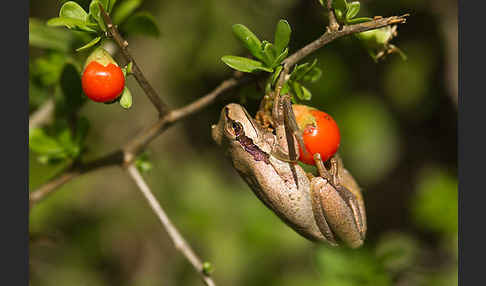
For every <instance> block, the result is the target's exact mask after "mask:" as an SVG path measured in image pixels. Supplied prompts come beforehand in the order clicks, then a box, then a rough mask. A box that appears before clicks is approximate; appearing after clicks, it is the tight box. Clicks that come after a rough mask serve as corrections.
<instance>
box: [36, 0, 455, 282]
mask: <svg viewBox="0 0 486 286" xmlns="http://www.w3.org/2000/svg"><path fill="white" fill-rule="evenodd" d="M62 2H63V1H54V0H48V1H47V0H46V1H30V6H31V8H30V13H31V14H30V17H32V18H36V19H38V22H35V21H34V22H32V23H31V25H32V24H39V23H43V22H45V21H46V20H47V19H49V18H52V17H55V16H57V14H58V11H59V8H60V6H61V5H62ZM64 2H66V1H64ZM79 2H80V3H81V6H83V8H85V9H86V10H88V5H89V1H84V2H86V3H84V4H83V1H79ZM129 2H132V3H131V5H134V6H137V5H138V6H137V7H140V8H142V9H143V10H148V11H151V12H152V14H153V15H154V20H155V22H157V24H158V26H159V28H160V34H161V37H159V38H142V37H139V36H138V35H134V36H132V37H129V38H128V39H129V41H130V48H131V49H132V51H133V53H134V56H135V58H136V59H137V61H138V63H139V65H140V66H141V67H142V69H143V70H144V72H145V74H146V75H147V76H148V77H149V80H150V81H151V82H152V83H153V84H154V86H155V87H156V89H157V90H159V91H160V94H162V95H163V96H164V98H165V99H167V101H169V102H170V103H171V105H173V106H180V105H182V104H184V103H187V102H189V101H190V100H194V99H196V98H198V97H199V96H201V95H202V94H204V93H206V92H207V91H209V90H211V89H212V88H214V87H215V86H216V85H217V84H218V83H219V82H220V81H221V80H222V79H225V78H226V77H228V76H230V74H231V70H230V69H229V68H228V67H226V66H225V65H224V64H223V63H222V62H221V60H220V58H221V56H223V55H226V54H232V55H242V56H245V55H248V54H247V52H246V51H245V50H244V49H243V48H242V47H241V45H240V44H239V43H238V40H237V39H235V38H234V36H233V34H232V30H231V26H232V25H233V24H235V23H243V24H245V25H246V26H248V27H250V28H251V30H252V31H254V32H255V33H258V35H262V38H264V39H272V37H273V33H274V31H275V23H277V21H278V20H279V19H281V18H284V19H287V21H288V22H289V23H290V25H291V26H292V37H291V41H290V44H289V50H290V51H289V53H292V52H294V51H295V50H296V49H298V48H300V47H302V46H303V45H305V44H306V43H308V42H309V41H311V40H313V39H315V38H316V37H318V36H319V35H320V34H321V33H322V32H323V31H324V28H325V24H326V17H325V15H324V14H323V10H322V8H321V7H320V6H319V3H318V1H314V2H315V3H311V2H309V1H295V0H286V1H250V0H246V1H231V0H211V1H190V0H179V1H150V0H145V1H143V2H142V1H129ZM442 2H444V1H410V0H399V1H384V0H381V1H363V3H362V5H361V11H360V14H359V15H369V16H372V15H383V16H386V15H398V14H403V13H406V12H409V13H411V14H412V15H411V17H410V18H409V19H408V22H407V24H405V25H401V26H400V27H399V28H398V32H399V35H398V37H397V38H396V39H394V42H395V43H397V44H398V45H399V46H400V48H401V49H402V50H403V51H404V52H405V53H406V54H407V57H408V60H407V61H403V60H402V59H401V58H400V56H398V55H390V56H389V57H387V58H386V59H385V60H384V62H380V63H375V62H374V61H373V60H372V59H371V58H370V57H369V55H368V53H367V52H366V50H365V49H363V48H362V47H361V46H360V43H359V42H358V41H357V40H356V39H354V38H352V37H349V38H345V39H342V40H340V41H337V42H334V43H332V44H331V45H329V46H327V47H325V48H324V49H321V50H320V51H318V52H317V53H315V54H313V55H311V56H310V57H309V58H308V59H306V60H308V61H309V62H312V60H313V59H314V58H317V59H318V64H317V66H318V67H319V68H320V69H321V70H322V76H321V79H320V80H318V81H316V82H314V83H310V84H308V86H307V87H308V88H309V90H310V91H311V92H312V94H313V97H312V100H311V101H310V102H311V104H312V105H314V106H316V107H317V108H320V109H322V110H325V111H326V112H328V113H330V114H331V115H332V116H333V117H334V118H335V119H336V121H337V122H338V124H339V126H340V128H341V131H342V146H341V149H340V150H341V154H342V156H343V159H344V163H345V165H346V167H347V168H348V169H350V171H351V172H352V173H353V174H354V175H355V177H356V178H357V180H358V182H359V183H360V184H361V186H362V188H363V189H364V197H365V202H366V207H367V212H368V223H369V231H368V237H367V240H366V241H365V244H364V247H363V248H361V249H358V250H349V249H345V248H330V247H327V246H323V245H315V244H312V243H310V242H308V241H306V240H305V239H303V238H301V237H300V236H298V235H297V234H295V233H294V232H293V231H292V230H291V229H290V228H288V227H286V226H285V225H284V224H283V223H282V222H280V221H279V219H278V218H277V217H276V216H275V215H274V214H273V213H271V212H270V211H269V210H267V209H266V208H265V207H264V206H263V205H262V204H261V203H260V202H259V201H258V200H257V198H256V197H255V196H254V195H253V194H252V193H251V191H250V189H249V188H248V187H247V186H246V185H245V184H244V182H243V181H242V180H241V178H239V177H238V175H237V174H236V172H235V171H234V170H233V169H232V168H231V166H230V163H229V161H228V160H226V158H225V157H224V156H223V154H222V153H221V150H219V149H218V148H217V146H216V144H214V143H213V142H212V140H211V138H210V125H211V124H213V123H215V122H216V121H217V119H218V116H219V111H220V109H221V108H222V106H223V105H224V104H226V103H229V102H238V101H240V100H244V101H245V104H246V106H247V107H248V109H249V110H250V112H254V111H255V110H256V108H257V105H258V99H257V98H258V97H259V95H261V94H262V93H263V88H264V87H262V86H257V85H251V86H247V87H245V88H242V89H240V90H238V91H235V92H232V93H230V94H227V95H225V96H223V97H222V98H221V99H220V100H218V101H217V102H216V103H215V104H214V105H212V106H210V107H209V108H207V109H206V110H204V111H203V112H201V113H198V114H196V115H194V116H192V117H190V118H188V119H187V120H185V121H183V122H181V123H179V124H178V125H176V126H174V127H172V128H171V129H170V130H169V131H167V132H166V133H165V134H164V135H163V136H162V137H161V138H159V139H157V140H156V141H154V142H153V143H152V144H151V145H150V152H149V153H148V157H149V158H150V165H151V166H149V167H147V165H146V164H147V162H145V161H140V162H139V164H140V165H141V166H146V167H147V170H149V171H148V172H146V173H145V174H144V176H145V177H146V178H147V181H148V183H149V185H150V186H151V187H152V188H153V190H154V192H155V193H156V195H157V197H158V198H159V200H160V202H161V204H162V205H163V206H164V207H165V208H166V210H167V212H168V213H169V215H170V216H171V218H172V220H173V221H174V223H175V224H176V225H177V226H178V227H179V229H180V230H181V232H182V233H183V234H184V235H185V236H186V237H187V239H188V240H189V242H190V243H191V244H192V245H193V246H194V248H195V250H196V252H197V253H199V254H200V255H201V256H202V257H203V258H204V259H207V260H209V261H210V262H211V263H212V265H213V266H214V273H213V275H214V277H215V280H216V281H217V283H218V284H219V285H304V286H305V285H326V286H334V285H335V286H347V285H378V286H380V285H457V257H458V250H457V228H458V226H457V225H458V222H457V192H458V189H457V138H456V134H457V123H456V121H457V120H456V118H457V111H456V109H455V105H454V104H453V102H452V101H451V99H450V95H451V94H452V95H453V94H454V92H456V95H457V91H454V90H450V89H449V88H448V86H449V82H448V81H449V80H450V79H449V78H448V77H447V73H448V70H449V69H450V67H449V65H450V61H451V59H449V58H447V56H446V55H448V51H449V49H451V47H449V46H448V45H447V43H448V42H447V41H446V39H445V38H446V37H447V34H445V33H444V30H447V26H444V25H446V23H448V22H449V21H444V19H443V18H442V17H444V16H443V15H444V14H443V9H446V10H447V9H448V10H447V11H450V10H452V9H456V5H457V3H455V2H454V1H445V2H444V3H442ZM449 2H451V3H452V4H446V3H449ZM440 3H442V4H440ZM444 7H445V8H444ZM127 9H128V8H127ZM447 11H446V12H447ZM446 14H447V13H446ZM452 14H454V15H455V13H452ZM117 17H119V18H120V19H123V17H124V15H119V16H117ZM135 20H136V19H135ZM135 20H134V21H135ZM120 21H121V20H120ZM35 28H36V29H39V33H35V34H32V33H31V38H30V41H34V42H36V46H37V47H32V48H31V50H30V64H31V68H30V73H31V81H30V85H29V87H30V88H29V89H30V94H29V103H30V108H31V110H32V111H33V110H35V109H36V108H37V107H38V106H40V105H41V104H42V103H43V102H45V100H46V99H47V98H50V97H54V98H60V97H62V95H63V94H64V93H67V92H70V91H71V90H67V89H66V88H64V89H63V88H62V86H59V87H55V86H52V85H51V84H52V83H53V82H55V81H56V79H57V78H59V77H61V76H62V74H63V72H68V71H63V70H60V69H59V68H57V67H58V66H59V65H51V64H50V63H52V62H53V61H52V59H54V62H58V63H61V62H62V63H65V62H70V63H75V62H76V59H70V58H67V57H66V56H65V54H66V52H69V51H73V50H74V49H76V48H78V47H80V46H81V45H83V44H84V43H86V42H87V41H89V39H87V38H86V37H85V36H83V35H82V34H72V33H69V32H68V31H67V30H63V31H62V32H56V33H50V32H51V31H50V30H49V29H44V27H43V26H42V25H36V26H35ZM61 30H62V29H61ZM449 30H450V29H449ZM32 35H36V36H38V35H41V36H38V37H34V38H32ZM456 38H457V37H456ZM39 47H41V48H39ZM85 56H86V54H83V52H81V53H80V55H79V57H85ZM44 58H49V59H51V61H45V60H43V59H44ZM453 64H454V63H453ZM456 64H457V63H456ZM63 66H64V65H63ZM70 68H71V70H72V69H78V70H79V69H80V67H78V66H76V65H73V66H71V67H70ZM452 68H456V69H457V65H456V66H455V67H454V65H452ZM128 85H129V86H130V88H131V90H132V93H133V96H134V106H133V107H132V109H130V110H129V111H125V110H122V109H121V108H119V107H118V108H117V106H113V105H104V104H96V103H93V102H88V103H85V104H83V105H82V106H81V105H79V106H80V107H79V108H80V109H79V111H76V112H79V114H80V115H81V116H83V117H85V118H87V119H89V121H90V123H91V124H90V125H91V128H90V131H89V133H88V134H87V135H86V148H87V149H86V150H85V151H86V156H87V157H88V158H96V157H97V156H99V155H102V154H104V153H105V152H108V151H112V150H114V149H116V148H117V147H118V146H120V145H121V144H122V143H123V142H125V141H127V140H128V139H129V138H131V136H133V134H135V133H136V132H137V131H138V130H140V129H141V128H142V127H143V126H145V125H147V124H148V123H150V122H152V121H153V120H154V118H155V117H156V115H155V112H154V110H153V107H152V106H150V102H149V101H148V100H147V99H146V98H145V97H144V96H143V94H142V91H141V90H140V88H138V87H137V85H136V83H135V82H134V81H132V80H129V81H128ZM45 86H48V87H49V89H48V92H46V89H44V88H43V87H45ZM41 87H42V88H41ZM30 159H31V160H30V172H29V173H30V178H29V186H30V189H31V190H34V189H35V188H36V187H38V186H40V185H41V184H42V183H43V182H45V181H46V180H47V179H48V178H50V177H52V176H53V175H54V174H55V173H56V172H58V171H59V170H60V169H62V166H61V165H59V164H57V165H56V164H54V165H43V164H40V163H39V162H38V158H37V156H35V155H34V154H31V156H30ZM29 228H30V234H31V237H30V239H31V247H30V266H31V283H32V285H54V284H55V283H56V284H59V285H79V284H86V285H200V284H199V283H200V281H199V277H198V276H197V274H195V273H194V271H193V269H192V267H191V266H190V265H189V264H188V263H187V262H186V261H185V260H184V259H183V258H182V257H181V255H180V254H179V253H178V252H176V251H175V250H174V249H173V247H172V244H171V242H170V241H169V239H168V238H167V235H166V233H165V232H164V231H163V230H162V229H161V227H160V226H159V222H158V221H157V219H156V218H155V216H154V215H153V214H152V212H151V210H150V209H149V208H148V207H147V205H146V202H145V201H144V200H143V198H142V197H141V196H140V194H139V193H138V191H137V190H136V186H135V185H134V184H133V183H132V182H131V181H130V179H129V178H127V177H126V175H125V173H124V172H123V171H122V170H120V169H119V168H109V169H104V170H101V171H99V172H97V173H92V174H88V175H85V176H83V177H81V178H78V179H76V180H74V181H73V182H71V183H69V184H67V185H66V186H64V187H62V188H61V189H60V190H59V192H57V193H56V194H54V195H52V196H51V197H49V198H47V199H46V200H45V201H44V202H41V203H40V204H39V205H38V206H36V207H35V208H34V209H33V210H32V212H31V214H30V227H29Z"/></svg>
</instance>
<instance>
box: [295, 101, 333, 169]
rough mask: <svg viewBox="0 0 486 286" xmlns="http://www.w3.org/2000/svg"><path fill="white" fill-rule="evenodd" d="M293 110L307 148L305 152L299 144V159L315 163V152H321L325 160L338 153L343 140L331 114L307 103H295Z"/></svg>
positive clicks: (307, 162) (311, 163) (303, 161)
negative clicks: (305, 152)
mask: <svg viewBox="0 0 486 286" xmlns="http://www.w3.org/2000/svg"><path fill="white" fill-rule="evenodd" d="M293 110H294V114H295V119H296V120H297V124H298V125H299V128H300V129H301V131H302V137H303V139H304V146H305V148H306V150H307V154H304V153H303V152H302V150H301V149H300V146H299V149H300V150H299V151H300V157H299V161H301V162H302V163H305V164H309V165H315V162H314V158H313V156H314V154H316V153H319V154H321V157H322V160H323V161H326V160H327V159H329V158H330V157H332V156H333V155H334V154H336V152H337V150H338V148H339V143H340V140H341V135H340V134H339V128H338V125H337V123H336V121H334V119H333V118H332V117H331V116H330V115H329V114H327V113H325V112H323V111H320V110H317V109H315V108H312V107H309V106H306V105H298V104H294V105H293Z"/></svg>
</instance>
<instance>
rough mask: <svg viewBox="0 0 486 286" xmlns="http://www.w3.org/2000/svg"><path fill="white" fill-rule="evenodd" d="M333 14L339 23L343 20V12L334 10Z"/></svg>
mask: <svg viewBox="0 0 486 286" xmlns="http://www.w3.org/2000/svg"><path fill="white" fill-rule="evenodd" d="M334 14H335V15H336V18H337V19H338V20H340V21H341V20H342V19H343V15H344V12H343V10H341V9H334Z"/></svg>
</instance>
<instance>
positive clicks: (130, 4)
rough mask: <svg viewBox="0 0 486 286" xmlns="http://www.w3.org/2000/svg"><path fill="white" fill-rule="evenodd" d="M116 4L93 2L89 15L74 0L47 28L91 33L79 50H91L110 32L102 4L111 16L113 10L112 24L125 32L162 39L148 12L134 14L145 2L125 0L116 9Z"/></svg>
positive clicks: (104, 0) (64, 5) (111, 1)
mask: <svg viewBox="0 0 486 286" xmlns="http://www.w3.org/2000/svg"><path fill="white" fill-rule="evenodd" d="M116 2H117V1H116V0H92V1H91V3H90V5H89V11H88V12H86V11H85V10H84V9H83V7H81V5H79V4H78V3H76V2H75V1H68V2H66V3H64V4H63V5H62V7H61V9H60V11H59V17H56V18H52V19H50V20H49V21H47V25H48V26H53V27H57V26H65V27H66V28H68V29H70V30H74V31H81V32H86V33H88V34H90V35H91V39H90V40H89V41H88V42H87V43H85V44H84V45H82V46H81V47H79V48H77V49H76V51H82V50H86V49H89V48H91V47H93V46H94V45H96V44H98V43H99V42H100V41H101V40H102V39H103V37H104V35H105V34H106V32H107V27H106V25H105V23H104V20H103V16H102V14H101V9H100V5H101V6H102V7H103V9H104V10H105V11H106V13H107V14H108V15H110V14H111V12H112V11H113V15H112V18H113V23H114V24H115V25H120V30H121V31H122V32H126V33H128V34H142V35H147V36H154V37H157V36H159V34H160V32H159V29H158V27H157V25H156V23H155V19H154V17H153V16H152V15H150V14H149V13H148V12H138V13H133V12H134V11H135V9H137V8H138V7H139V6H140V4H142V0H125V1H123V2H121V3H120V4H119V5H116V6H115V3H116ZM114 7H115V8H116V9H114Z"/></svg>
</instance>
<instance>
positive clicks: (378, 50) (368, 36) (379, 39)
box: [319, 0, 407, 62]
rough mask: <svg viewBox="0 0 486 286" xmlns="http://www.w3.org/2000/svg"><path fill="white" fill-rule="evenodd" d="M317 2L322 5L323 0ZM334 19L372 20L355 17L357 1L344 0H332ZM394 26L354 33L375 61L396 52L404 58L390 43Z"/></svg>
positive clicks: (355, 21)
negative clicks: (348, 0)
mask: <svg viewBox="0 0 486 286" xmlns="http://www.w3.org/2000/svg"><path fill="white" fill-rule="evenodd" d="M319 2H320V3H321V4H322V5H323V6H324V2H323V0H319ZM332 6H333V9H334V14H335V15H336V19H337V20H338V22H339V23H341V24H359V23H364V22H368V21H371V20H373V19H372V18H369V17H360V18H355V17H356V15H358V13H359V10H360V8H361V4H360V3H359V1H353V2H350V3H348V2H347V1H346V0H336V1H333V2H332ZM396 34H397V32H396V26H386V27H383V28H380V29H375V30H371V31H366V32H361V33H357V34H354V36H355V38H357V39H358V40H359V41H360V42H361V43H362V44H363V46H364V47H365V48H366V50H367V51H368V54H369V55H370V56H371V58H372V59H373V60H374V61H375V62H377V61H378V60H379V59H381V58H384V56H386V55H387V54H391V53H395V52H398V53H399V54H400V56H401V57H402V59H404V60H406V58H407V57H406V55H405V54H404V53H403V52H402V51H401V50H400V49H399V48H397V47H396V46H394V45H392V44H390V43H389V42H390V40H392V39H393V38H394V37H395V36H396Z"/></svg>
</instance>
